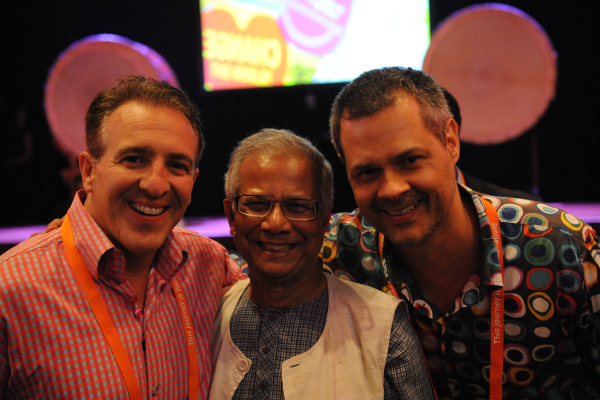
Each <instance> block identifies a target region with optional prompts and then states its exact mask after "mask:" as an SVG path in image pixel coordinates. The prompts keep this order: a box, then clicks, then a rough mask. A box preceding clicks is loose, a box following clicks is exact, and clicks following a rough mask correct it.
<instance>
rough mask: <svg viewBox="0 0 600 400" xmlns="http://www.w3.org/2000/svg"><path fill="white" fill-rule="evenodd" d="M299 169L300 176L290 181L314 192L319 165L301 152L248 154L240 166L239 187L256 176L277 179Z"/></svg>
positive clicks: (272, 151) (271, 150) (261, 150)
mask: <svg viewBox="0 0 600 400" xmlns="http://www.w3.org/2000/svg"><path fill="white" fill-rule="evenodd" d="M295 167H298V169H299V172H300V174H296V175H294V176H293V177H290V179H294V181H295V182H294V183H296V184H297V185H299V186H302V187H304V188H306V189H307V190H312V189H313V188H316V187H317V186H318V183H319V176H318V174H317V164H316V162H315V161H314V160H312V159H311V158H310V157H308V156H306V155H305V154H303V153H302V152H300V151H287V150H286V151H281V150H279V149H274V148H270V149H260V150H257V151H255V152H252V153H250V154H248V155H247V156H246V157H245V158H244V159H243V160H242V162H241V164H240V173H239V186H240V187H243V186H244V183H245V182H247V181H248V180H254V179H253V178H255V176H254V174H257V173H258V174H260V175H262V176H263V177H265V178H269V177H270V178H273V179H274V178H277V177H279V176H281V175H289V172H290V170H291V169H294V168H295Z"/></svg>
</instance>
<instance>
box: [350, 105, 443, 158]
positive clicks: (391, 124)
mask: <svg viewBox="0 0 600 400" xmlns="http://www.w3.org/2000/svg"><path fill="white" fill-rule="evenodd" d="M340 139H341V144H342V148H343V149H344V155H345V158H346V166H347V167H348V168H350V167H352V166H353V164H361V165H362V164H365V163H368V162H370V160H372V159H373V160H375V159H380V158H382V157H384V158H387V157H388V156H389V157H392V156H395V155H397V154H398V153H400V152H403V151H406V150H408V149H410V148H430V147H431V146H435V143H434V142H435V141H438V142H439V140H438V139H437V138H436V136H435V135H434V134H433V133H432V132H431V131H430V130H429V129H428V128H427V127H426V126H425V124H424V121H423V118H422V116H421V107H420V105H419V104H418V102H417V101H416V99H415V98H414V96H412V95H410V94H406V95H403V96H402V97H399V98H398V100H397V101H396V102H394V103H393V104H392V105H390V106H389V107H386V108H384V109H382V110H379V111H378V112H376V113H374V114H372V115H369V116H367V117H361V118H355V119H345V120H342V124H341V137H340ZM440 145H441V143H440Z"/></svg>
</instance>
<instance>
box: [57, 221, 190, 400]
mask: <svg viewBox="0 0 600 400" xmlns="http://www.w3.org/2000/svg"><path fill="white" fill-rule="evenodd" d="M61 235H62V239H63V243H64V245H65V250H66V252H67V257H68V259H69V264H70V265H71V268H72V269H73V272H74V273H75V276H76V277H77V280H78V281H79V284H80V285H81V288H82V289H83V292H84V294H85V297H86V298H87V300H88V302H89V304H90V306H91V308H92V311H93V312H94V316H95V317H96V320H97V321H98V324H99V325H100V329H101V330H102V333H103V334H104V337H105V338H106V341H107V342H108V344H109V346H110V349H111V351H112V353H113V355H114V356H115V359H116V361H117V364H118V366H119V369H120V370H121V374H122V375H123V379H125V385H126V386H127V391H128V392H129V398H131V399H134V400H142V394H141V392H140V388H139V386H138V382H137V379H136V377H135V373H134V372H133V366H132V365H131V361H130V360H129V357H128V356H127V352H126V350H125V347H124V346H123V342H121V338H120V337H119V332H118V331H117V328H116V326H115V324H114V322H113V320H112V318H111V317H110V314H109V313H108V310H107V309H106V306H105V305H104V301H103V300H102V297H101V296H100V291H99V290H98V287H97V286H96V283H95V282H94V279H93V278H92V276H91V275H90V272H89V270H88V269H87V267H86V266H85V263H84V262H83V260H82V259H81V255H80V254H79V251H78V250H77V247H76V246H75V240H74V239H73V230H72V228H71V221H70V220H69V216H68V215H67V217H66V218H65V220H64V222H63V224H62V227H61ZM171 284H172V285H173V291H174V292H175V297H176V299H177V305H178V306H179V313H180V315H181V322H182V324H183V328H184V332H185V335H186V343H187V345H188V355H189V363H190V365H189V368H190V375H189V398H190V399H194V400H196V399H198V396H199V392H198V387H199V380H200V379H199V373H198V361H197V360H198V355H197V353H196V344H195V340H194V331H193V326H192V323H191V321H190V316H189V309H188V306H187V302H186V301H185V294H184V293H183V288H182V287H181V283H180V282H179V281H178V279H177V278H176V277H173V278H172V279H171Z"/></svg>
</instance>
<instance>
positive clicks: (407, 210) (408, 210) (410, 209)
mask: <svg viewBox="0 0 600 400" xmlns="http://www.w3.org/2000/svg"><path fill="white" fill-rule="evenodd" d="M419 204H421V200H419V201H417V202H416V203H414V204H412V205H410V206H408V207H406V208H403V209H402V210H398V211H396V210H384V211H385V212H386V213H388V214H390V215H391V216H393V217H397V216H399V215H405V214H408V213H409V212H411V211H412V210H414V209H415V207H417V206H418V205H419Z"/></svg>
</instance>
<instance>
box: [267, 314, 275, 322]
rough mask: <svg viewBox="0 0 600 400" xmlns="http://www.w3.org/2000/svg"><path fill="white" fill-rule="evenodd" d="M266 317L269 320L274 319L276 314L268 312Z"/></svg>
mask: <svg viewBox="0 0 600 400" xmlns="http://www.w3.org/2000/svg"><path fill="white" fill-rule="evenodd" d="M267 319H268V320H269V321H275V320H276V319H277V315H275V314H269V316H268V317H267Z"/></svg>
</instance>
